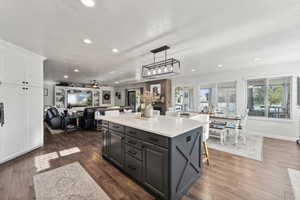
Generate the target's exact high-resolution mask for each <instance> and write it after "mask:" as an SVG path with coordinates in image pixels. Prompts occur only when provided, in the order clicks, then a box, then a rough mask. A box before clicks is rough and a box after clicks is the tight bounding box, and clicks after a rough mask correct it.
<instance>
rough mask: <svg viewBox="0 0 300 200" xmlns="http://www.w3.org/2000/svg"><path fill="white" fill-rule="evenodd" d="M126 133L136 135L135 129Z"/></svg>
mask: <svg viewBox="0 0 300 200" xmlns="http://www.w3.org/2000/svg"><path fill="white" fill-rule="evenodd" d="M128 133H130V134H134V135H136V132H135V131H128Z"/></svg>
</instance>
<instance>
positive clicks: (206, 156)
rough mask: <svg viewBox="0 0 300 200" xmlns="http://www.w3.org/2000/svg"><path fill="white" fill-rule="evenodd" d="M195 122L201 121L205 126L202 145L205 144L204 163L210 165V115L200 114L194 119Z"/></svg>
mask: <svg viewBox="0 0 300 200" xmlns="http://www.w3.org/2000/svg"><path fill="white" fill-rule="evenodd" d="M193 120H196V121H199V122H201V123H202V124H203V134H202V136H203V137H202V144H203V150H204V153H203V156H204V158H203V162H207V165H209V153H208V146H207V140H208V138H209V115H206V114H199V115H197V117H194V118H193Z"/></svg>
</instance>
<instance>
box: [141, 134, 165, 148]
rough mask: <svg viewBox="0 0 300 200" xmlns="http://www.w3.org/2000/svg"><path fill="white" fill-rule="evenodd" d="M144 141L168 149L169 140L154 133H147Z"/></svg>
mask: <svg viewBox="0 0 300 200" xmlns="http://www.w3.org/2000/svg"><path fill="white" fill-rule="evenodd" d="M144 140H145V141H146V142H149V143H152V144H156V145H159V146H162V147H165V148H168V138H167V137H163V136H160V135H155V134H152V133H146V135H145V138H144Z"/></svg>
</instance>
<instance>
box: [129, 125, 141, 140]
mask: <svg viewBox="0 0 300 200" xmlns="http://www.w3.org/2000/svg"><path fill="white" fill-rule="evenodd" d="M125 133H126V135H129V136H132V137H136V138H139V139H144V137H145V132H144V131H141V130H138V129H135V128H131V127H126V129H125Z"/></svg>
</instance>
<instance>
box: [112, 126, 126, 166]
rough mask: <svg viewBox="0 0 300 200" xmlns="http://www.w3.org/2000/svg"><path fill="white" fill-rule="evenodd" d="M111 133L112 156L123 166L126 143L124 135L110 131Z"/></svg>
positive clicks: (113, 159)
mask: <svg viewBox="0 0 300 200" xmlns="http://www.w3.org/2000/svg"><path fill="white" fill-rule="evenodd" d="M109 135H110V148H109V149H110V158H111V159H112V161H113V162H114V163H115V164H116V165H118V166H119V167H123V164H124V152H125V150H124V143H123V137H122V135H120V134H118V133H116V132H114V131H109Z"/></svg>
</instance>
